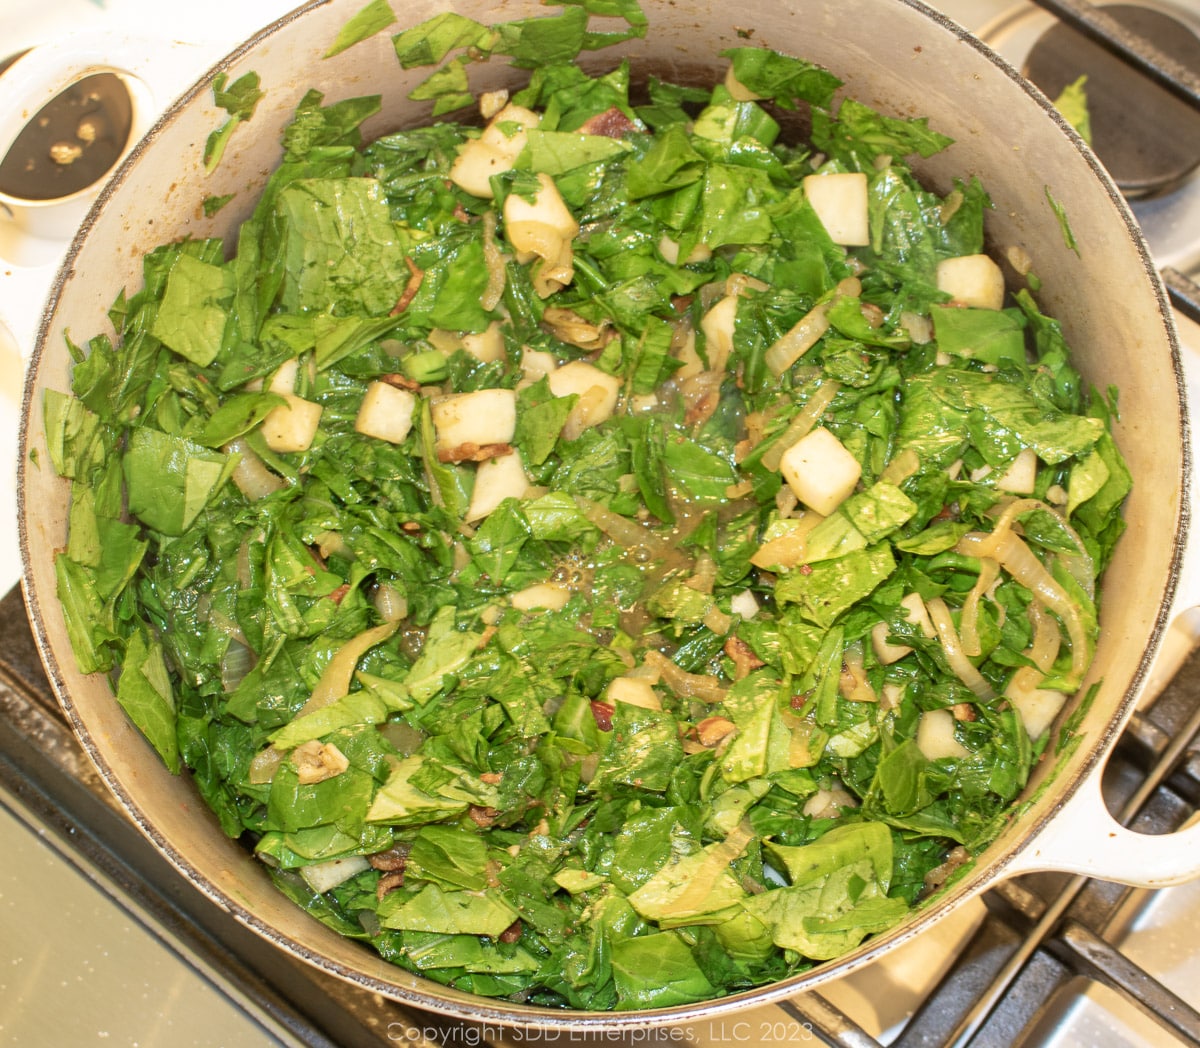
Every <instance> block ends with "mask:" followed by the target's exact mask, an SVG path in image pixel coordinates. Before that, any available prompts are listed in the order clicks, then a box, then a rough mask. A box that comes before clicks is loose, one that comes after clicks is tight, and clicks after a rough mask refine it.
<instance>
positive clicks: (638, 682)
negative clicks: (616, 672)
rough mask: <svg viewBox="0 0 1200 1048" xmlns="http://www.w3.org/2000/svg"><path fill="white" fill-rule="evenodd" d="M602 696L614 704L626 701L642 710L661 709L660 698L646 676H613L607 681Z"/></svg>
mask: <svg viewBox="0 0 1200 1048" xmlns="http://www.w3.org/2000/svg"><path fill="white" fill-rule="evenodd" d="M604 697H605V698H606V699H607V700H608V701H609V702H611V703H613V704H614V705H615V704H616V703H618V702H626V703H628V704H629V705H630V706H640V707H641V708H642V709H644V710H661V709H662V699H660V698H659V696H658V692H656V691H655V690H654V685H652V684H651V683H650V680H649V678H647V677H614V678H613V679H612V680H611V681H609V682H608V689H607V690H606V691H605V693H604Z"/></svg>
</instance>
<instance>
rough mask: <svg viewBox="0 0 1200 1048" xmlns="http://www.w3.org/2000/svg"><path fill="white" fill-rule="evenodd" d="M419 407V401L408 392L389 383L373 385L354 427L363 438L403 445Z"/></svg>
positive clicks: (359, 410) (361, 406)
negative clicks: (373, 438)
mask: <svg viewBox="0 0 1200 1048" xmlns="http://www.w3.org/2000/svg"><path fill="white" fill-rule="evenodd" d="M416 406H417V398H416V397H415V396H413V395H412V393H410V392H409V391H408V390H407V389H400V388H399V387H398V386H392V385H389V384H388V383H387V382H372V383H371V384H370V385H369V386H367V392H366V395H365V396H364V397H363V399H362V404H361V405H360V406H359V409H358V415H357V416H356V417H355V419H354V428H355V430H356V431H357V432H359V433H361V434H363V436H367V437H376V438H378V439H379V440H386V441H388V443H390V444H403V443H404V439H405V437H407V436H408V432H409V430H410V429H412V420H413V411H414V410H415V409H416Z"/></svg>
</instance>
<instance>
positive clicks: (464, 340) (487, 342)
mask: <svg viewBox="0 0 1200 1048" xmlns="http://www.w3.org/2000/svg"><path fill="white" fill-rule="evenodd" d="M428 338H429V342H430V343H431V344H432V346H433V348H434V349H437V350H440V351H441V352H443V353H445V354H447V355H449V354H451V353H454V352H455V351H456V350H460V349H461V350H463V351H464V352H466V353H469V354H470V355H471V356H473V357H474V358H475V359H476V360H479V361H482V362H483V363H484V364H491V363H492V362H493V361H496V360H502V359H503V358H504V355H505V354H504V334H503V332H502V331H501V329H500V321H498V320H493V321H492V322H491V323H490V324H489V325H488V326H487V327H486V328H484V329H483V330H482V331H470V332H467V333H466V334H463V333H462V332H459V331H446V330H445V329H443V328H434V329H433V330H432V331H430V332H429V335H428Z"/></svg>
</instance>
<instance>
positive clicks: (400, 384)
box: [379, 371, 421, 393]
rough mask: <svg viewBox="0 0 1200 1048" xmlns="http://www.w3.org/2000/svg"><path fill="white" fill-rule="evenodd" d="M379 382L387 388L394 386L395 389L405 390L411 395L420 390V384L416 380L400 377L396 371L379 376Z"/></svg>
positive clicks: (404, 376)
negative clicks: (385, 384)
mask: <svg viewBox="0 0 1200 1048" xmlns="http://www.w3.org/2000/svg"><path fill="white" fill-rule="evenodd" d="M379 381H380V382H386V383H387V384H388V385H389V386H395V387H396V388H397V389H407V390H409V391H410V392H412V393H415V392H416V391H417V390H418V389H420V388H421V383H420V382H418V381H417V380H416V379H413V378H409V377H408V376H406V375H401V374H400V373H399V372H398V371H391V372H388V374H386V375H380V376H379Z"/></svg>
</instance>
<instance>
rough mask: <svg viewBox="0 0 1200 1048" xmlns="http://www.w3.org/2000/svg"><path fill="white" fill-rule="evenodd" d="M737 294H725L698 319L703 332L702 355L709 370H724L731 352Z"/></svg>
mask: <svg viewBox="0 0 1200 1048" xmlns="http://www.w3.org/2000/svg"><path fill="white" fill-rule="evenodd" d="M737 307H738V296H737V295H726V296H725V297H724V298H723V299H721V300H720V301H719V302H718V303H717V304H716V305H715V306H713V307H712V309H710V310H709V311H708V312H707V313H705V314H704V316H703V318H701V320H700V330H701V331H702V332H704V355H705V356H706V357H707V358H708V368H709V370H710V371H724V370H725V365H726V364H727V363H728V362H729V354H730V353H732V352H733V330H734V324H735V322H736V320H737Z"/></svg>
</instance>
